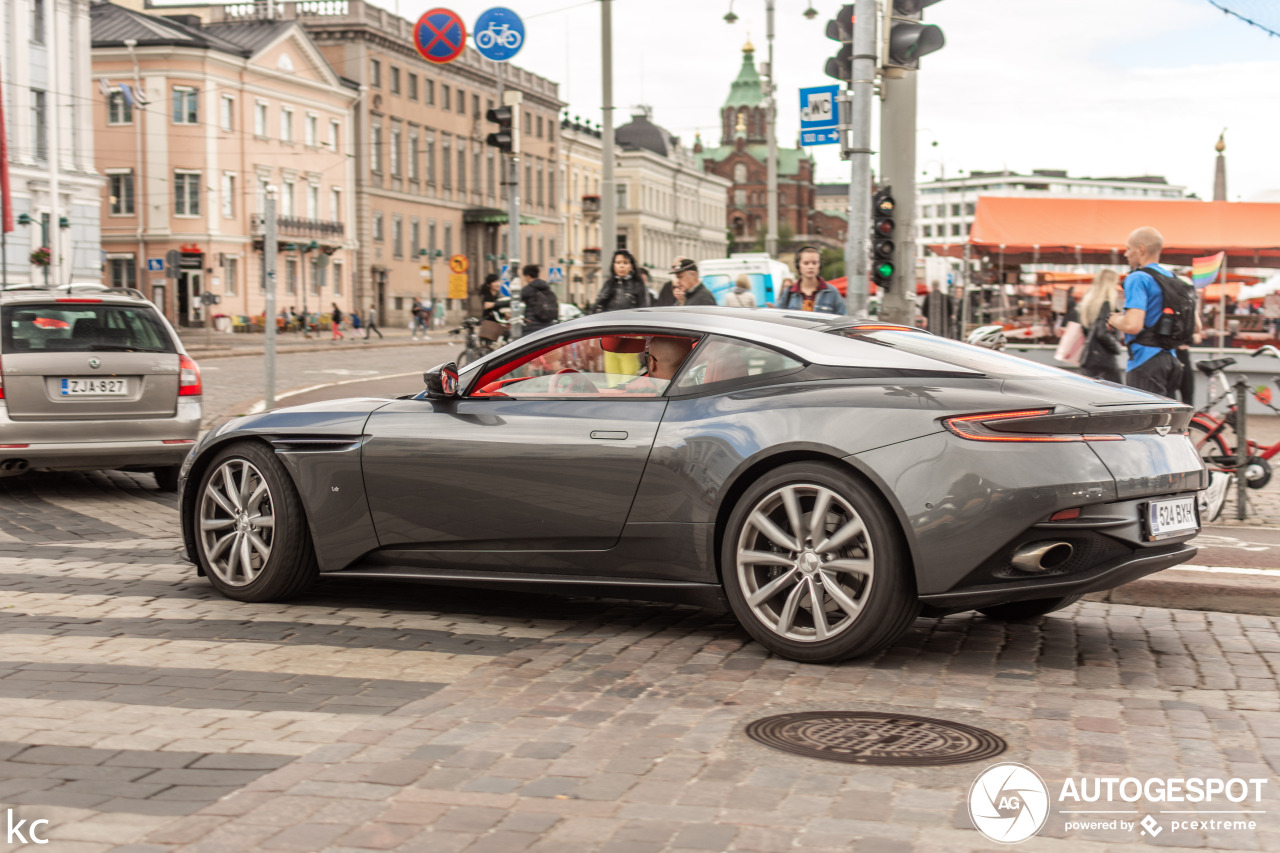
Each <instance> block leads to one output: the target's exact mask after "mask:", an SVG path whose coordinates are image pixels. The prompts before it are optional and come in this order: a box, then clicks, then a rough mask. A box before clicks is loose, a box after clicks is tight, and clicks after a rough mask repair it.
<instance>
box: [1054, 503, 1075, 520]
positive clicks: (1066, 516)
mask: <svg viewBox="0 0 1280 853" xmlns="http://www.w3.org/2000/svg"><path fill="white" fill-rule="evenodd" d="M1079 517H1080V507H1078V506H1077V507H1072V508H1071V509H1060V510H1058V511H1057V512H1055V513H1054V514H1053V515H1051V516H1049V520H1050V521H1071V520H1072V519H1075V518H1079Z"/></svg>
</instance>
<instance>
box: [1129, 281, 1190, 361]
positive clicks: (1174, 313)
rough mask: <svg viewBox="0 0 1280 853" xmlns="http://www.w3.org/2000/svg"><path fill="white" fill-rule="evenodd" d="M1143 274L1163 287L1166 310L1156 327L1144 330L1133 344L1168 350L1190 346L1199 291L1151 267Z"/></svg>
mask: <svg viewBox="0 0 1280 853" xmlns="http://www.w3.org/2000/svg"><path fill="white" fill-rule="evenodd" d="M1139 272H1144V273H1146V274H1147V275H1149V276H1151V277H1152V278H1153V279H1155V281H1156V284H1158V285H1160V293H1161V295H1162V296H1163V297H1164V308H1163V309H1162V311H1161V314H1160V319H1159V320H1157V321H1156V323H1155V325H1154V326H1146V327H1144V328H1143V330H1142V331H1141V332H1139V333H1138V334H1137V335H1136V336H1135V337H1134V339H1133V342H1134V343H1135V344H1142V345H1143V346H1144V347H1159V348H1160V349H1167V350H1171V349H1177V348H1178V347H1180V346H1184V345H1189V344H1190V343H1191V336H1192V335H1194V334H1195V332H1196V296H1195V290H1194V289H1193V288H1192V287H1191V286H1190V285H1189V284H1187V283H1186V282H1184V281H1179V280H1178V279H1176V278H1174V277H1173V276H1171V275H1165V274H1164V273H1162V272H1159V271H1157V270H1155V269H1152V268H1151V267H1143V268H1142V269H1141V270H1139Z"/></svg>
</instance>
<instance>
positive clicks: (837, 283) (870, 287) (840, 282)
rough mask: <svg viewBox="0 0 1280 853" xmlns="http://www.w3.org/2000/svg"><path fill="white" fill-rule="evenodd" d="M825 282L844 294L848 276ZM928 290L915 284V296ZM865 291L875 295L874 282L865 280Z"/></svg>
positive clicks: (847, 286)
mask: <svg viewBox="0 0 1280 853" xmlns="http://www.w3.org/2000/svg"><path fill="white" fill-rule="evenodd" d="M827 284H829V285H831V286H832V287H834V288H835V289H836V290H838V291H840V295H841V296H844V295H845V291H847V290H848V289H849V277H848V276H847V275H842V276H840V277H839V278H833V279H830V280H829V281H827ZM928 292H929V288H927V287H925V286H924V285H923V284H916V295H917V296H919V295H923V294H925V293H928ZM867 293H868V295H870V296H875V295H876V286H875V284H874V283H872V282H870V281H869V282H867Z"/></svg>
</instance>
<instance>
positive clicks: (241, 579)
mask: <svg viewBox="0 0 1280 853" xmlns="http://www.w3.org/2000/svg"><path fill="white" fill-rule="evenodd" d="M194 504H195V505H194V512H195V518H194V519H193V522H194V524H195V528H196V542H197V551H198V554H199V557H200V563H201V565H202V566H203V568H204V571H205V575H206V576H207V577H208V578H209V581H210V582H211V583H212V584H213V585H214V586H215V587H216V588H217V589H218V591H219V592H221V593H222V594H223V595H226V596H227V597H228V598H234V599H236V600H238V601H280V600H282V599H286V598H290V597H292V596H294V595H297V594H298V593H300V592H302V591H303V590H304V589H306V588H307V587H308V586H310V585H311V583H312V582H313V581H314V580H315V577H316V560H315V550H314V546H313V544H312V541H311V534H310V531H309V530H308V529H307V520H306V516H305V513H304V511H303V509H302V502H301V501H300V500H299V498H298V493H297V490H296V489H295V488H294V486H293V482H292V481H291V480H290V478H289V475H288V473H287V472H286V471H285V469H284V466H283V465H281V464H280V461H279V460H278V459H276V457H275V454H274V453H272V452H271V451H270V450H268V449H267V448H265V447H263V446H262V445H260V444H256V443H251V442H245V443H238V444H233V445H231V446H230V447H227V448H225V449H223V450H222V451H221V452H219V453H218V454H217V455H216V456H215V457H214V458H213V460H212V462H211V463H210V464H209V467H208V468H207V469H206V470H205V473H204V476H203V477H202V478H201V480H200V491H199V493H198V495H197V498H196V500H195V502H194Z"/></svg>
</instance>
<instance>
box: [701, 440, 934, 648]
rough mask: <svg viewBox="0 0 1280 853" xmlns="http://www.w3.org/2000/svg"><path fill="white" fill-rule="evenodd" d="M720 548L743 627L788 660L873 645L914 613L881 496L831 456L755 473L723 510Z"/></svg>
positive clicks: (897, 632) (900, 549) (899, 547)
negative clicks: (826, 461)
mask: <svg viewBox="0 0 1280 853" xmlns="http://www.w3.org/2000/svg"><path fill="white" fill-rule="evenodd" d="M721 557H722V559H721V566H722V568H723V578H724V587H725V592H726V594H727V596H728V598H729V603H730V605H731V606H732V607H733V611H734V614H735V615H736V616H737V617H738V621H739V622H741V623H742V627H743V628H745V629H746V630H747V632H748V633H750V634H751V636H753V637H754V638H755V639H756V640H757V641H759V642H760V644H761V645H763V646H765V647H766V648H768V649H769V650H770V651H773V652H775V653H777V654H779V655H782V656H783V657H787V658H790V659H792V660H798V661H806V662H813V663H825V662H831V661H838V660H843V659H845V658H849V657H855V656H861V655H868V654H871V653H873V652H876V651H879V650H880V649H882V648H884V647H885V646H887V645H889V644H890V643H892V642H893V641H894V640H896V639H897V638H898V637H899V636H901V635H902V633H903V632H904V631H906V629H907V627H908V626H909V625H910V624H911V622H912V620H914V619H915V617H916V614H917V613H919V609H920V605H919V602H918V601H917V599H916V595H915V584H914V579H913V577H912V576H911V574H910V570H909V567H908V565H907V561H906V560H905V558H904V557H905V546H904V544H903V543H902V541H901V537H900V536H899V535H898V531H897V528H896V526H895V524H894V522H893V520H892V519H891V517H890V515H889V513H888V511H887V509H886V508H885V506H884V503H883V501H882V500H881V499H880V497H879V496H878V495H875V494H874V493H872V492H871V490H870V489H868V488H867V487H866V486H864V485H863V484H862V483H861V482H859V481H858V480H857V479H855V478H854V477H853V476H852V475H850V474H849V473H847V472H845V471H842V470H840V469H839V468H837V467H835V466H833V465H825V464H822V463H814V462H804V463H796V464H792V465H785V466H783V467H781V468H778V469H776V470H774V471H771V472H770V473H769V474H767V475H765V476H764V477H763V478H761V479H760V480H759V481H757V482H756V483H754V484H753V485H752V486H751V487H750V488H749V489H748V490H747V491H746V493H745V494H743V496H742V497H741V498H740V499H739V501H738V503H737V505H736V506H735V507H734V509H733V512H732V513H731V514H730V516H729V522H728V526H727V528H726V530H725V537H724V544H723V550H722V554H721Z"/></svg>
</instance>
